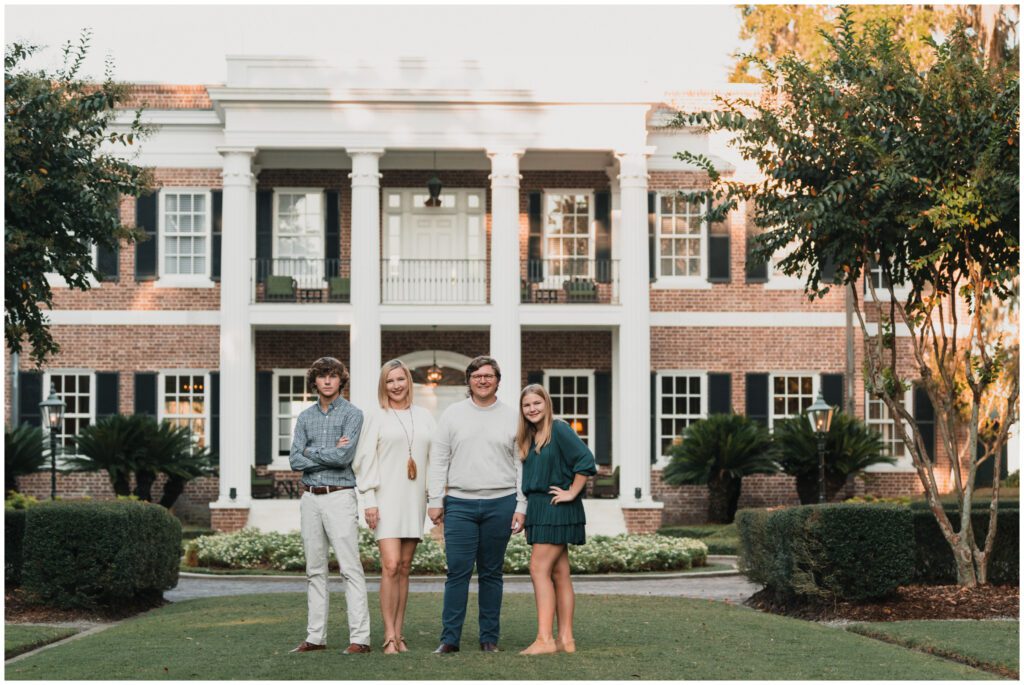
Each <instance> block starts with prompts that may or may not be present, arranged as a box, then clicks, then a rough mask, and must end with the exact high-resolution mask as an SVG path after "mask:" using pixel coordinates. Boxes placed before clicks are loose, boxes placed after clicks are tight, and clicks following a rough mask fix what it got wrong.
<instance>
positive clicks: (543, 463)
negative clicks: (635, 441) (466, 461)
mask: <svg viewBox="0 0 1024 685" xmlns="http://www.w3.org/2000/svg"><path fill="white" fill-rule="evenodd" d="M519 408H520V412H519V430H518V431H517V432H516V447H517V449H518V451H519V458H520V459H522V460H523V494H524V495H526V498H527V502H528V505H527V508H526V542H527V543H528V544H530V545H531V546H532V549H531V552H530V580H532V581H533V593H534V598H535V599H536V602H537V639H536V640H534V642H533V644H532V645H530V646H529V647H527V648H526V649H524V650H523V651H521V652H520V654H551V653H553V652H575V651H576V641H575V640H574V639H573V632H572V614H573V610H574V608H575V604H576V597H575V594H574V592H573V589H572V577H571V576H570V575H569V545H582V544H583V543H584V542H585V534H584V527H585V525H586V522H587V520H586V516H585V515H584V513H583V502H582V501H580V500H579V499H577V497H578V496H579V494H580V492H581V491H582V490H583V486H584V485H586V483H587V477H588V476H592V475H594V474H595V473H597V467H596V465H595V463H594V455H593V454H591V453H590V450H589V449H588V448H587V446H586V445H585V444H583V441H582V440H580V438H579V436H578V435H576V432H575V431H574V430H573V429H572V428H571V427H570V426H569V424H567V423H566V422H565V421H561V420H557V421H556V420H554V418H553V417H552V414H551V397H550V396H549V395H548V393H547V390H545V389H544V388H543V387H542V386H540V385H536V384H533V385H528V386H526V387H525V388H523V392H522V394H520V396H519ZM556 614H557V616H558V639H557V640H556V639H555V636H554V622H555V616H556Z"/></svg>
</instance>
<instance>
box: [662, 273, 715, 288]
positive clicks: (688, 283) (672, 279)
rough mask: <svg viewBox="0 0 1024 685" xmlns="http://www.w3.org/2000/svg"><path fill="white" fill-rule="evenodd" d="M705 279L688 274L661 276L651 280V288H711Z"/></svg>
mask: <svg viewBox="0 0 1024 685" xmlns="http://www.w3.org/2000/svg"><path fill="white" fill-rule="evenodd" d="M711 286H712V284H711V283H709V282H708V281H707V279H704V278H700V277H688V276H663V277H660V278H657V279H655V280H654V281H651V289H652V290H711Z"/></svg>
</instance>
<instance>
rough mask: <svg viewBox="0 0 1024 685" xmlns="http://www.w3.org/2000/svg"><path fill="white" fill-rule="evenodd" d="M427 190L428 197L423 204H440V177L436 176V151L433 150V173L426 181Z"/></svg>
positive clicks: (432, 205)
mask: <svg viewBox="0 0 1024 685" xmlns="http://www.w3.org/2000/svg"><path fill="white" fill-rule="evenodd" d="M427 192H428V193H429V194H430V197H428V198H427V201H426V202H424V203H423V204H424V205H426V206H427V207H440V206H441V179H440V178H438V177H437V152H436V151H435V152H434V175H433V176H431V177H430V180H429V181H427Z"/></svg>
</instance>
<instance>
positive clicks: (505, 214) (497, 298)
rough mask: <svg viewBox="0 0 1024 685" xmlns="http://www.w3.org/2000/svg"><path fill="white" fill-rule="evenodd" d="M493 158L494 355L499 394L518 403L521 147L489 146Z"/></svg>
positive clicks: (520, 368)
mask: <svg viewBox="0 0 1024 685" xmlns="http://www.w3.org/2000/svg"><path fill="white" fill-rule="evenodd" d="M487 156H488V157H490V158H491V176H490V178H491V311H492V315H491V350H490V352H491V356H492V357H494V358H495V359H496V360H497V361H498V364H500V365H501V379H502V380H501V385H500V386H499V389H498V398H499V399H500V400H501V401H502V402H505V403H506V404H510V405H512V406H513V407H515V406H518V404H519V389H520V383H521V374H522V356H521V354H522V353H521V350H520V347H521V343H522V330H521V328H520V326H519V296H520V293H519V280H520V276H519V179H520V176H519V158H520V157H522V156H523V151H522V150H507V149H505V150H488V151H487Z"/></svg>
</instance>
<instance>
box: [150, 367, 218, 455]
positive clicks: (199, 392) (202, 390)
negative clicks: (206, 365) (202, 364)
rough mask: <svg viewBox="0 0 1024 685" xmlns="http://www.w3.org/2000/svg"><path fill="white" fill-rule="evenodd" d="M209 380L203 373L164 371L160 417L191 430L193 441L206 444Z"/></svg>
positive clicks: (197, 444) (199, 444) (196, 443)
mask: <svg viewBox="0 0 1024 685" xmlns="http://www.w3.org/2000/svg"><path fill="white" fill-rule="evenodd" d="M207 385H208V384H207V379H206V373H204V372H198V371H193V372H182V371H169V372H166V373H164V374H163V401H162V402H161V405H160V406H161V412H160V419H161V420H166V421H168V422H169V423H171V424H172V425H174V426H185V427H186V428H188V429H189V430H190V431H191V432H192V443H193V444H194V445H196V446H197V447H205V446H206V445H207V444H208V440H207V425H208V421H209V417H208V416H207V406H208V405H207V394H206V388H207Z"/></svg>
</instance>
